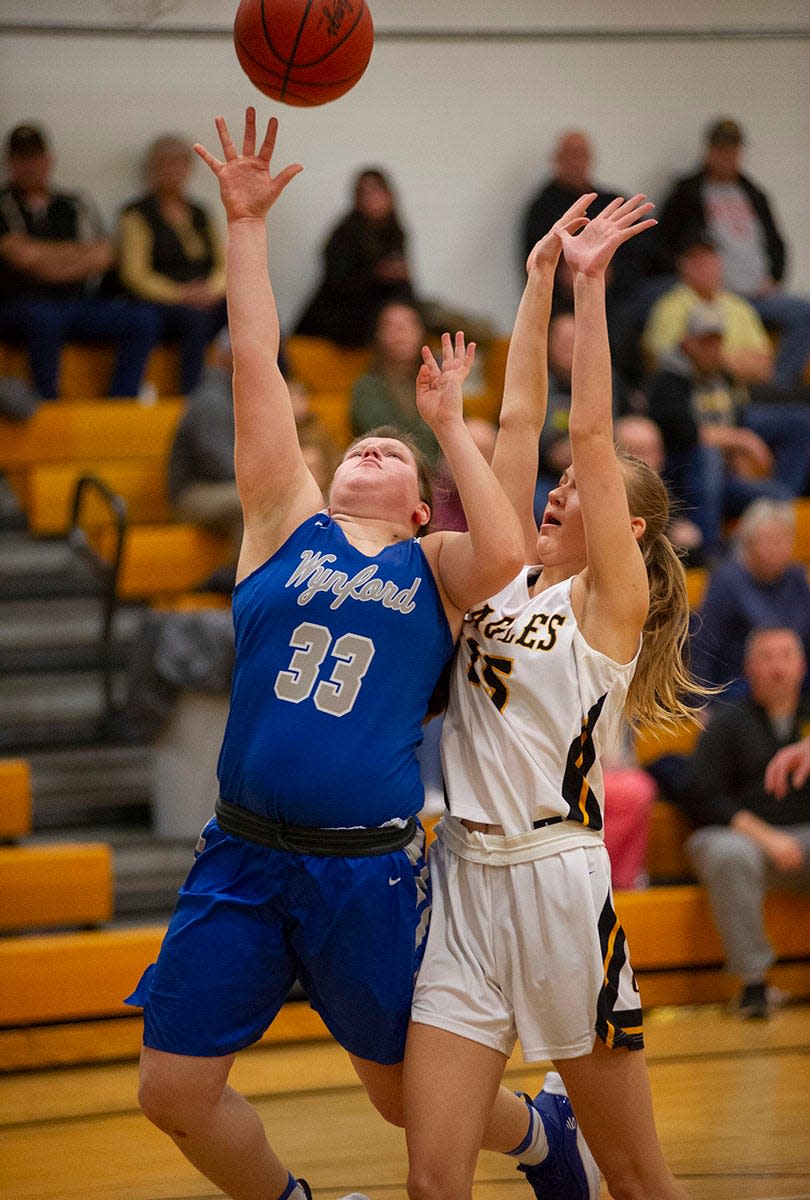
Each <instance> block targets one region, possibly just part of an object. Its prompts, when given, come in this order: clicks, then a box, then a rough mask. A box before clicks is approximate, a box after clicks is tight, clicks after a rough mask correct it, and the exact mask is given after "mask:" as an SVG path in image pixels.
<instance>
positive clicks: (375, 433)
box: [343, 425, 433, 534]
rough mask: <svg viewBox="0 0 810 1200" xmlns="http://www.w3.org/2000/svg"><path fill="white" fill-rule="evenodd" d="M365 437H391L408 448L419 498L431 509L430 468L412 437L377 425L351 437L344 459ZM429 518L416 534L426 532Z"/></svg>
mask: <svg viewBox="0 0 810 1200" xmlns="http://www.w3.org/2000/svg"><path fill="white" fill-rule="evenodd" d="M366 438H392V439H393V440H394V441H395V442H402V445H403V446H406V447H407V448H408V450H410V452H411V454H412V455H413V456H414V458H415V460H416V474H417V478H418V481H419V499H420V500H423V501H424V502H425V504H427V506H428V507H429V508H430V509H431V510H432V509H433V486H432V484H431V477H432V476H431V468H430V463H429V461H428V459H427V457H426V456H425V454H424V452H423V451H422V450H421V449H420V447H419V446H418V445H417V443H416V441H415V440H414V438H412V437H411V435H410V434H409V433H406V432H405V430H404V429H397V427H396V426H395V425H377V426H376V428H374V429H367V430H366V432H365V433H361V434H360V435H359V436H358V437H356V438H353V439H352V441H351V442H350V443H349V445H348V446H347V447H346V449H345V451H344V452H343V457H344V459H345V457H346V455H347V454H348V453H349V451H350V450H351V449H352V447H354V446H356V445H357V444H358V443H359V442H364V441H365V440H366ZM429 525H430V520H429V519H428V521H427V522H426V523H425V524H424V525H421V526H420V527H419V529H418V530H417V534H421V533H427V530H428V527H429Z"/></svg>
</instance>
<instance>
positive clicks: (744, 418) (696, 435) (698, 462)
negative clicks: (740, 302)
mask: <svg viewBox="0 0 810 1200" xmlns="http://www.w3.org/2000/svg"><path fill="white" fill-rule="evenodd" d="M726 336H727V317H726V311H725V308H724V306H723V304H722V303H721V299H719V298H714V299H708V298H704V297H700V296H698V297H696V299H695V301H694V303H693V304H692V305H691V307H690V308H689V309H688V311H686V312H685V313H684V315H683V322H682V332H681V336H680V339H679V341H678V343H677V344H676V345H675V346H673V347H672V348H670V349H668V350H666V351H664V352H662V353H661V355H660V356H659V360H658V369H657V370H656V371H655V372H654V374H652V375H651V377H650V378H649V379H648V380H647V383H646V387H645V390H646V394H647V401H648V409H649V415H650V416H651V417H652V419H653V420H654V421H655V422H656V424H657V425H658V426H659V428H660V429H661V433H662V435H663V439H664V447H665V451H666V466H665V472H664V473H665V475H666V477H667V479H668V482H669V483H670V486H671V488H672V491H673V493H674V495H675V497H676V499H677V501H678V507H679V509H680V510H681V511H682V512H683V513H684V515H686V516H688V517H690V518H691V519H692V520H694V521H695V523H696V524H697V525H698V526H699V528H700V530H701V533H702V534H703V544H704V547H705V552H706V555H707V557H708V558H709V560H711V559H713V558H716V557H718V556H719V555H720V554H722V552H723V549H724V533H725V527H726V523H727V522H728V520H729V519H730V518H734V517H738V516H739V515H740V514H741V513H742V512H743V510H744V509H745V508H746V507H747V506H748V505H749V504H750V503H751V502H752V501H753V500H756V499H759V498H761V497H763V498H767V499H772V500H790V499H792V498H793V497H794V496H803V495H807V492H808V484H809V483H810V409H808V408H807V407H805V406H804V405H801V404H780V403H768V404H757V403H752V402H751V401H750V400H749V399H748V394H747V392H746V389H744V388H740V387H739V386H736V385H735V384H734V383H733V382H732V381H731V379H730V378H729V375H728V372H727V369H726V366H725V359H724V349H723V347H724V342H725V339H726Z"/></svg>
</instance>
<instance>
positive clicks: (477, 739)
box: [442, 568, 637, 836]
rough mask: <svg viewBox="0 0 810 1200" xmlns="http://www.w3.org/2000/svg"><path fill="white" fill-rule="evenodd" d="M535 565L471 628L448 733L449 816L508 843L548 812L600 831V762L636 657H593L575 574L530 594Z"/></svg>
mask: <svg viewBox="0 0 810 1200" xmlns="http://www.w3.org/2000/svg"><path fill="white" fill-rule="evenodd" d="M529 570H530V568H525V569H524V570H523V571H522V572H521V574H520V575H519V576H518V577H517V579H515V580H513V581H512V583H510V584H508V585H507V587H505V588H504V589H503V590H502V591H501V592H499V593H498V595H497V596H495V597H493V598H492V599H491V600H489V601H488V602H487V603H486V604H482V605H479V607H478V608H476V609H474V610H473V611H472V612H470V613H468V614H467V617H466V619H465V622H464V629H463V630H462V634H461V639H460V642H459V648H458V655H457V658H456V662H455V664H454V667H453V674H452V680H451V687H450V705H449V708H448V711H447V715H446V717H445V722H444V730H443V733H442V763H443V767H444V778H445V790H446V793H447V801H448V804H449V808H450V812H451V813H452V814H453V815H454V816H456V817H465V818H467V819H468V820H473V821H484V822H487V823H488V824H492V825H502V826H503V828H504V833H505V834H506V835H507V836H514V835H518V834H524V833H527V832H529V831H530V830H531V829H532V828H533V825H534V823H535V822H537V821H545V820H547V819H548V818H549V817H562V818H563V819H564V820H566V821H575V822H578V823H579V824H580V825H582V826H583V827H586V828H589V829H591V830H601V828H602V802H603V799H604V789H603V783H602V770H601V767H600V764H599V755H600V753H601V752H602V751H603V750H604V749H606V748H607V747H609V746H610V745H611V744H612V743H613V741H614V740H615V738H616V736H617V735H618V733H619V731H620V729H621V721H622V716H621V714H622V709H623V707H624V702H625V698H626V695H627V688H628V687H629V685H630V681H631V679H632V677H633V672H634V670H635V667H636V662H637V657H636V658H635V659H633V661H632V662H630V663H627V664H625V665H622V664H620V663H615V662H613V661H612V660H611V659H609V658H607V657H606V656H605V655H604V654H600V653H599V651H597V650H593V649H592V648H591V647H590V646H589V645H588V644H587V642H586V641H585V639H584V638H583V636H582V634H581V633H580V631H579V628H578V627H577V623H576V619H575V617H574V612H573V609H572V607H571V585H572V582H573V579H567V580H565V581H564V582H562V583H559V584H556V585H554V586H553V587H549V588H546V589H545V590H543V591H542V592H540V593H539V594H538V595H537V596H531V595H530V594H529V587H528V574H529Z"/></svg>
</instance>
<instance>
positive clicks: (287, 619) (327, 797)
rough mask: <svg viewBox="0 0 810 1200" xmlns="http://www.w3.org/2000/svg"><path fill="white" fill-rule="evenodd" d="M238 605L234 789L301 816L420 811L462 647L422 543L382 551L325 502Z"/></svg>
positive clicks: (236, 599)
mask: <svg viewBox="0 0 810 1200" xmlns="http://www.w3.org/2000/svg"><path fill="white" fill-rule="evenodd" d="M233 615H234V628H235V633H236V663H235V667H234V675H233V683H232V687H231V706H230V714H229V717H228V723H227V726H226V729H225V738H224V741H223V745H222V750H221V752H220V757H219V769H218V775H219V783H220V793H221V795H222V797H223V798H224V799H225V800H228V801H230V803H231V804H239V805H242V806H243V807H244V808H247V809H250V810H251V811H252V812H256V813H259V814H260V815H262V816H265V817H267V818H269V819H270V820H273V821H282V822H288V823H291V824H297V825H313V826H323V827H344V826H353V825H354V826H357V825H367V826H375V825H382V824H384V823H385V822H386V821H390V820H392V819H393V818H397V817H401V818H407V817H409V816H411V815H412V814H414V813H416V812H417V811H418V810H419V809H420V808H421V806H422V803H423V791H422V784H421V779H420V775H419V766H418V763H417V761H416V757H415V752H416V749H417V747H418V746H419V744H420V742H421V740H422V721H423V719H424V716H425V712H426V709H427V705H428V701H429V699H430V696H431V693H432V691H433V688H434V686H435V684H436V682H437V680H438V678H439V675H440V673H441V670H442V667H443V666H444V664H445V663H446V661H447V659H448V658H449V656H450V654H451V652H452V648H453V639H452V634H451V632H450V627H449V625H448V623H447V618H446V616H445V613H444V609H443V607H442V603H441V599H440V596H439V593H438V589H437V587H436V583H435V581H434V579H433V574H432V572H431V570H430V566H429V565H428V562H427V559H426V558H425V555H424V552H423V551H422V548H421V546H420V545H419V542H418V541H417V540H416V539H414V538H409V539H408V540H407V541H404V542H397V543H396V544H395V545H392V546H387V547H385V549H383V550H382V551H381V552H380V553H379V554H378V555H375V556H374V557H371V558H370V557H368V556H367V555H364V554H362V553H361V552H360V551H359V550H357V549H355V547H354V546H352V545H351V543H350V542H349V541H348V540H347V538H346V536H345V534H344V533H343V531H342V529H341V528H340V526H339V525H338V524H337V523H336V522H335V521H333V520H332V518H331V517H329V516H328V515H327V514H325V513H317V514H316V515H315V516H314V517H310V518H309V519H308V520H306V521H304V522H303V523H302V524H301V525H300V526H299V527H298V529H296V530H295V532H294V533H293V534H292V535H291V536H290V537H289V538H288V540H287V541H286V542H285V544H284V545H283V546H282V547H281V548H280V549H279V550H278V551H277V552H276V553H275V554H274V555H273V556H272V557H271V558H269V559H268V560H267V562H265V563H263V564H262V566H260V567H259V568H258V569H257V570H255V571H254V572H253V573H252V574H251V575H249V576H248V577H247V578H246V579H243V580H242V581H241V582H240V583H239V584H238V585H237V587H236V589H235V591H234V596H233Z"/></svg>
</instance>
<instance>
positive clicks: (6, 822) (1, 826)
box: [0, 758, 31, 842]
mask: <svg viewBox="0 0 810 1200" xmlns="http://www.w3.org/2000/svg"><path fill="white" fill-rule="evenodd" d="M30 832H31V768H30V767H29V765H28V763H27V762H26V760H25V759H24V758H0V842H15V841H17V840H18V839H19V838H21V837H25V835H26V834H28V833H30Z"/></svg>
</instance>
